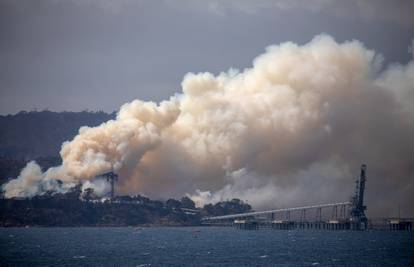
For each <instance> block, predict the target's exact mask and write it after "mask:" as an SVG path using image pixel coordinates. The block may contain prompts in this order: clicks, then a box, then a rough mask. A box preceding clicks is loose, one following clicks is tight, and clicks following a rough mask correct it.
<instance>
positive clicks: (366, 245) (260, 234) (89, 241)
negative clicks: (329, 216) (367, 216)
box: [0, 227, 414, 267]
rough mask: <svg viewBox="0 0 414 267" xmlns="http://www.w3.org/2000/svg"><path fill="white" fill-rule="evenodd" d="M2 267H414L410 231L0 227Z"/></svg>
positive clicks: (412, 243) (413, 250)
mask: <svg viewBox="0 0 414 267" xmlns="http://www.w3.org/2000/svg"><path fill="white" fill-rule="evenodd" d="M0 266H141V267H144V266H376V267H378V266H414V232H383V231H365V232H354V231H310V230H305V231H304V230H291V231H287V230H259V231H246V230H237V229H234V228H230V227H150V228H133V227H114V228H110V227H81V228H0Z"/></svg>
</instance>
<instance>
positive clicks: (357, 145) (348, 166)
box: [3, 35, 414, 215]
mask: <svg viewBox="0 0 414 267" xmlns="http://www.w3.org/2000/svg"><path fill="white" fill-rule="evenodd" d="M407 45H408V44H407ZM413 81H414V63H413V61H410V62H409V63H408V64H406V65H391V66H384V65H383V64H382V56H380V55H377V54H376V53H375V52H374V51H372V50H369V49H367V48H366V47H365V46H364V45H363V44H362V43H361V42H359V41H349V42H343V43H338V42H336V41H335V40H334V39H333V38H332V37H330V36H328V35H319V36H316V37H315V38H314V39H313V40H312V41H310V42H309V43H307V44H305V45H298V44H295V43H293V42H287V43H282V44H279V45H273V46H270V47H268V48H267V49H266V52H265V53H264V54H262V55H259V56H258V57H256V58H255V59H254V60H253V65H252V67H251V68H247V69H245V70H242V71H239V70H235V69H230V70H229V71H227V72H222V73H220V74H218V75H213V74H211V73H208V72H204V73H197V74H195V73H188V74H187V75H185V77H184V79H183V81H182V93H181V94H177V95H175V96H173V97H171V98H170V99H169V100H166V101H163V102H161V103H159V104H156V103H153V102H145V101H140V100H134V101H132V102H130V103H127V104H125V105H123V106H122V107H121V108H120V110H119V112H118V115H117V118H116V119H115V120H112V121H108V122H106V123H104V124H102V125H100V126H98V127H94V128H89V127H83V128H81V129H80V130H79V134H78V135H77V136H76V137H75V138H74V139H73V140H71V141H69V142H66V143H64V144H63V146H62V150H61V157H62V162H63V163H62V165H61V166H57V167H54V168H51V169H49V170H47V171H46V172H45V173H42V172H41V171H40V168H39V167H38V166H37V165H36V164H35V163H30V164H29V165H28V166H27V167H26V168H25V169H24V170H23V171H22V173H21V174H20V176H19V177H18V178H17V179H15V180H12V181H10V182H9V183H8V184H6V185H5V186H3V190H4V191H5V196H6V197H25V196H29V197H30V196H33V195H35V194H42V193H43V192H44V191H45V190H46V189H48V190H50V189H53V185H55V184H56V183H55V182H53V181H55V180H56V179H59V180H61V181H63V184H59V185H58V186H57V187H56V189H57V190H62V187H65V188H67V187H70V186H72V185H74V184H76V183H78V182H82V183H86V182H87V181H90V180H93V179H95V178H94V177H95V176H99V175H101V174H103V173H106V172H108V171H111V170H113V171H115V172H117V173H118V174H119V184H118V190H119V192H121V193H143V194H146V195H148V196H150V197H158V198H167V197H178V196H182V195H183V194H189V195H190V196H192V197H193V199H194V200H195V201H196V202H197V203H198V204H200V205H201V204H203V203H207V202H211V201H217V200H223V199H227V198H232V197H238V198H241V199H245V200H248V201H249V203H251V204H252V205H253V206H254V208H256V209H261V208H265V207H275V206H288V205H293V204H297V205H300V204H312V203H321V202H327V201H344V200H347V198H348V197H349V196H350V194H351V193H352V192H353V186H354V184H353V181H354V180H355V179H356V176H357V175H358V170H359V166H360V164H361V163H366V164H368V182H367V202H368V205H369V213H370V215H379V214H381V215H395V214H392V212H393V209H394V208H395V207H396V206H397V205H398V204H400V205H401V209H402V211H403V212H406V213H409V214H413V213H414V210H413V207H412V205H411V203H412V202H413V200H414V199H413V179H414V142H413V141H412V136H414V124H413V122H414V110H413V108H412V103H413V102H412V101H413V100H414V99H413V92H414V83H413ZM46 185H47V186H46ZM56 185H57V184H56ZM344 198H345V199H344Z"/></svg>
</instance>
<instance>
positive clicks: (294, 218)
mask: <svg viewBox="0 0 414 267" xmlns="http://www.w3.org/2000/svg"><path fill="white" fill-rule="evenodd" d="M366 169H367V166H366V165H365V164H362V165H361V172H360V175H359V177H358V179H357V180H356V186H355V193H354V195H353V196H352V197H351V200H350V201H345V202H336V203H328V204H318V205H310V206H302V207H293V208H281V209H273V210H265V211H252V212H246V213H239V214H229V215H222V216H210V217H205V218H202V223H203V224H204V225H221V226H234V227H236V228H238V229H245V230H254V229H259V228H270V229H277V230H292V229H314V230H368V229H382V230H407V231H411V230H412V225H413V224H414V219H412V220H411V219H395V218H394V219H393V218H389V219H387V218H383V219H381V220H380V222H375V223H373V222H370V221H369V220H368V219H367V217H366V215H365V210H366V206H365V205H364V191H365V182H366Z"/></svg>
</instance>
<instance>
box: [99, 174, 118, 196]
mask: <svg viewBox="0 0 414 267" xmlns="http://www.w3.org/2000/svg"><path fill="white" fill-rule="evenodd" d="M103 176H104V177H106V180H107V181H108V182H109V183H110V184H111V200H113V199H114V196H115V182H116V181H117V180H118V175H117V174H115V173H113V172H108V173H105V174H104V175H103Z"/></svg>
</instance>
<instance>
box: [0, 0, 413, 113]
mask: <svg viewBox="0 0 414 267" xmlns="http://www.w3.org/2000/svg"><path fill="white" fill-rule="evenodd" d="M412 11H414V1H386V0H384V1H382V0H379V1H363V0H352V1H332V0H311V1H300V0H297V1H287V0H281V1H277V0H275V1H270V0H269V1H266V0H263V1H242V0H238V1H237V0H234V1H232V0H227V1H185V0H183V1H178V0H177V1H172V0H170V1H167V0H164V1H161V0H160V1H133V0H121V1H109V0H101V1H99V0H82V1H81V0H67V1H64V0H41V1H32V0H19V1H8V0H0V114H9V113H16V112H18V111H20V110H33V109H38V110H42V109H49V110H55V111H62V110H71V111H72V110H73V111H80V110H84V109H89V110H104V111H114V110H116V109H118V108H119V106H120V105H121V104H123V103H125V102H127V101H130V100H132V99H135V98H139V99H143V100H153V101H160V100H163V99H166V98H169V96H171V95H173V94H174V93H179V92H180V91H181V81H182V78H183V76H184V75H185V74H186V73H187V72H190V71H191V72H199V71H210V72H213V73H219V72H221V71H225V70H227V69H229V68H231V67H233V68H238V69H243V68H246V67H250V66H251V61H252V59H253V58H254V57H255V56H257V55H258V54H260V53H262V52H263V51H264V49H265V47H266V46H268V45H271V44H276V43H280V42H284V41H294V42H297V43H306V42H308V41H310V40H311V39H312V37H313V36H315V35H317V34H319V33H322V32H324V33H328V34H330V35H332V36H333V37H335V38H336V40H337V41H339V42H341V41H344V40H352V39H358V40H360V41H361V42H363V43H364V44H365V45H366V46H367V47H368V48H370V49H375V50H376V51H377V52H379V53H381V54H382V55H383V56H384V58H385V59H386V62H387V63H389V62H396V61H399V62H407V61H408V60H409V59H410V58H411V57H412V55H411V54H410V52H409V46H410V44H412V40H413V38H414V16H412Z"/></svg>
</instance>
